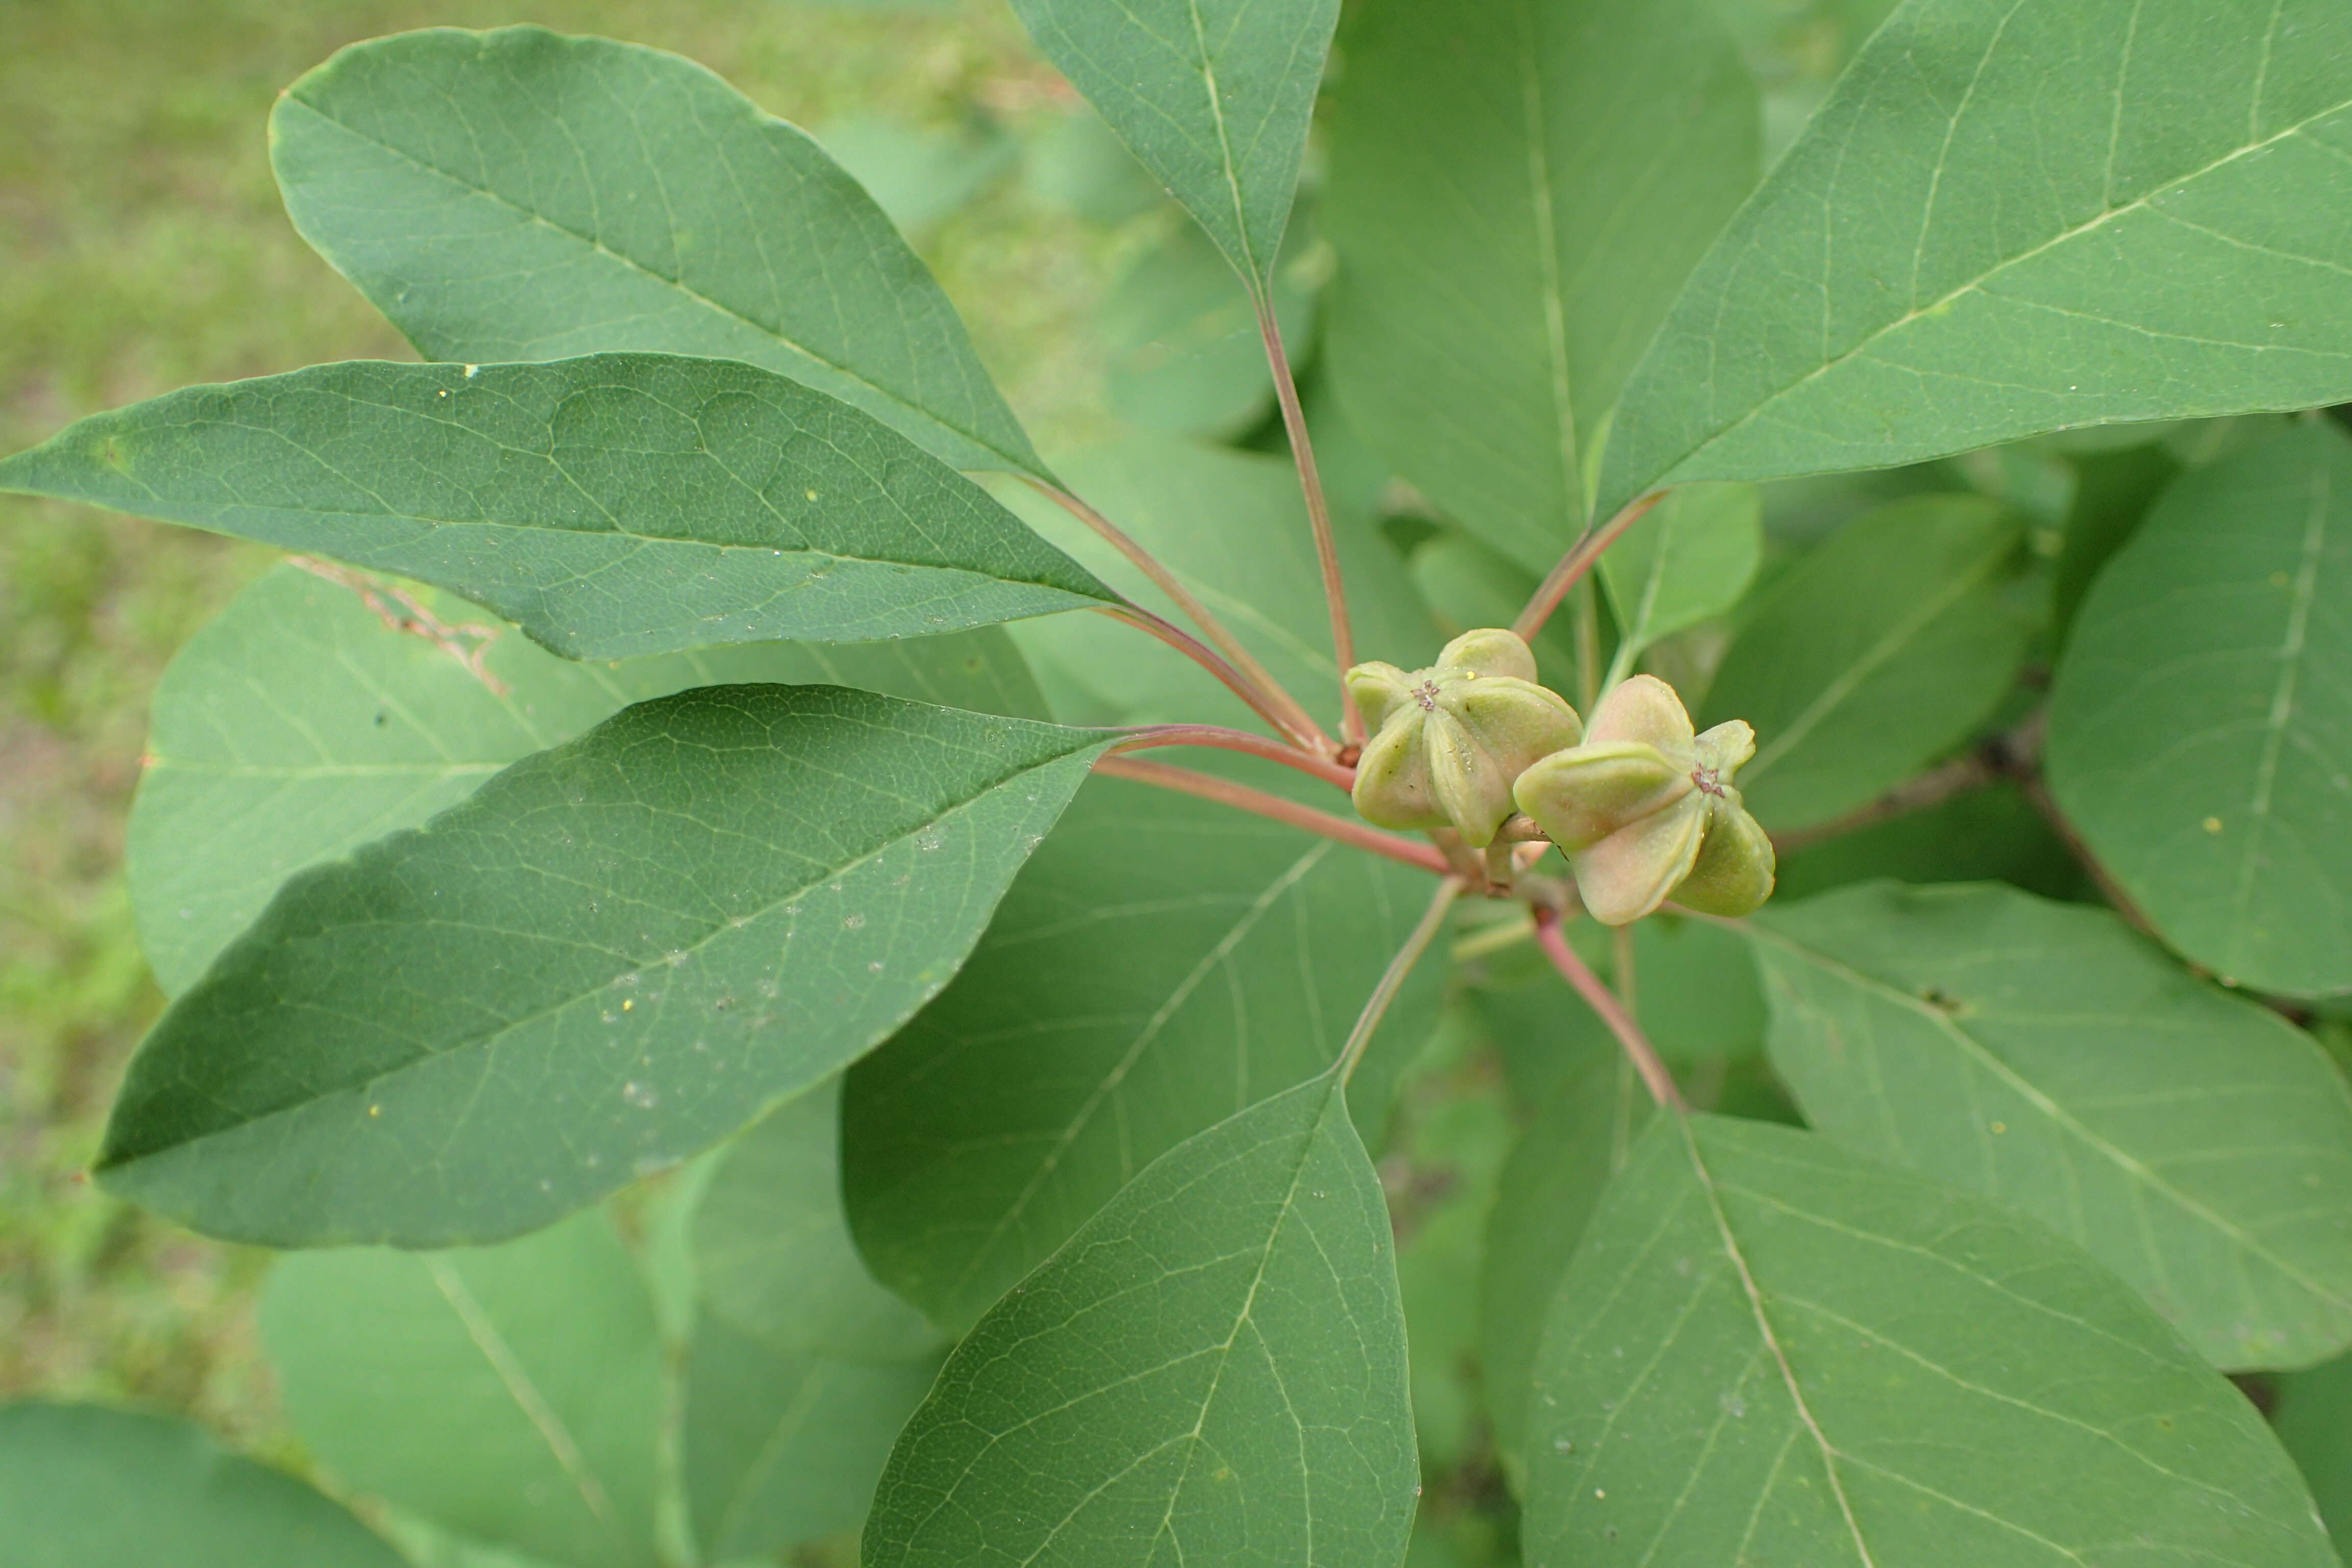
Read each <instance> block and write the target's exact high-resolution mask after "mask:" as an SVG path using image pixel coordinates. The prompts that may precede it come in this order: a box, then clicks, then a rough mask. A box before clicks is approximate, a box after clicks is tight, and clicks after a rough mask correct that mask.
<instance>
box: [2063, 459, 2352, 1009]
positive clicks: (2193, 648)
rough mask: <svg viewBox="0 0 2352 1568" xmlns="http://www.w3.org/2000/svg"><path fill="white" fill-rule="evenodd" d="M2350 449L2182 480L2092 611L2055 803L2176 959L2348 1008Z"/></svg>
mask: <svg viewBox="0 0 2352 1568" xmlns="http://www.w3.org/2000/svg"><path fill="white" fill-rule="evenodd" d="M2347 605H2352V440H2347V438H2346V437H2345V436H2344V435H2343V434H2342V433H2341V432H2340V431H2338V430H2336V428H2335V427H2334V426H2329V425H2326V424H2309V425H2305V426H2302V427H2300V428H2298V429H2296V430H2294V431H2293V432H2292V433H2289V434H2286V435H2283V436H2280V437H2277V438H2276V439H2274V440H2273V441H2270V442H2268V443H2265V444H2263V445H2261V446H2257V447H2252V448H2251V449H2249V450H2246V451H2243V452H2241V453H2239V454H2237V455H2236V456H2234V457H2231V458H2226V459H2224V460H2223V461H2221V462H2219V463H2216V464H2215V465H2213V466H2212V467H2211V468H2204V469H2200V470H2199V471H2197V472H2194V473H2191V474H2189V475H2188V476H2186V477H2184V478H2183V479H2181V480H2180V481H2179V483H2178V484H2177V485H2175V486H2174V487H2173V488H2172V489H2170V490H2168V492H2166V494H2165V497H2164V499H2163V500H2161V501H2160V502H2158V505H2157V507H2156V510H2154V511H2153V512H2152V513H2151V514H2150V515H2149V517H2148V519H2147V522H2146V523H2144V524H2143V525H2142V526H2141V528H2140V529H2139V531H2138V532H2137V533H2136V534H2134V535H2133V537H2132V539H2131V542H2129V543H2127V544H2126V545H2124V547H2123V548H2122V549H2121V550H2119V551H2118V552H2116V556H2115V558H2114V560H2112V561H2111V562H2109V563H2108V564H2107V568H2106V570H2105V572H2104V573H2102V574H2100V576H2099V578H2098V581H2097V582H2096V584H2095V585H2094V586H2093V588H2092V590H2091V593H2090V596H2089V597H2088V598H2087V599H2086V600H2085V601H2084V605H2083V612H2082V616H2081V619H2080V620H2079V621H2078V622H2077V624H2076V626H2075V631H2074V641H2073V642H2072V644H2071V645H2070V646H2069V647H2068V650H2067V655H2066V659H2065V662H2064V663H2063V665H2061V666H2060V668H2059V671H2058V679H2057V681H2056V684H2055V686H2054V688H2053V691H2052V693H2051V699H2050V736H2049V742H2048V768H2049V774H2050V788H2051V791H2052V793H2053V795H2056V796H2057V798H2058V801H2059V804H2060V805H2062V806H2063V807H2064V808H2065V812H2066V816H2067V817H2068V819H2069V820H2071V821H2072V822H2073V823H2074V825H2075V826H2076V827H2077V828H2079V829H2080V830H2081V832H2082V835H2083V837H2084V839H2086V840H2087V841H2088V842H2089V844H2090V846H2091V848H2092V850H2093V851H2094V852H2095V854H2096V855H2097V856H2098V858H2099V859H2100V861H2101V863H2102V864H2103V865H2105V867H2106V868H2107V869H2108V870H2109V871H2110V872H2111V873H2113V875H2114V876H2115V878H2116V880H2117V881H2118V882H2120V883H2121V884H2122V885H2123V887H2124V889H2125V890H2126V892H2127V893H2129V894H2130V895H2131V898H2132V900H2133V901H2134V902H2135V903H2137V904H2138V905H2139V906H2140V908H2141V909H2142V910H2143V911H2145V913H2146V914H2147V918H2148V919H2149V920H2150V921H2153V922H2154V923H2155V925H2156V927H2157V929H2158V931H2162V932H2163V933H2164V935H2165V937H2166V939H2167V940H2168V941H2169V942H2172V943H2173V944H2174V945H2176V946H2177V947H2179V949H2180V951H2181V952H2183V953H2184V954H2186V955H2187V956H2188V957H2189V958H2190V959H2193V960H2195V961H2196V962H2197V963H2203V964H2207V965H2210V967H2211V968H2213V969H2214V970H2215V971H2217V972H2218V973H2221V974H2224V975H2227V976H2229V977H2230V978H2231V979H2232V980H2235V981H2240V982H2242V983H2244V984H2249V985H2253V986H2257V987H2260V988H2262V989H2264V990H2272V991H2284V992H2288V993H2291V994H2298V995H2311V994H2319V993H2326V992H2335V991H2346V990H2352V762H2347V759H2352V609H2347Z"/></svg>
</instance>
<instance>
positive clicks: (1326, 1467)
mask: <svg viewBox="0 0 2352 1568" xmlns="http://www.w3.org/2000/svg"><path fill="white" fill-rule="evenodd" d="M1415 1480H1416V1473H1415V1467H1414V1464H1413V1451H1412V1407H1411V1405H1410V1402H1409V1399H1408V1395H1407V1390H1406V1366H1405V1340H1404V1318H1403V1314H1402V1310H1401V1309H1400V1307H1399V1305H1398V1299H1397V1285H1396V1271H1395V1261H1394V1258H1393V1254H1392V1250H1391V1241H1390V1237H1389V1215H1388V1209H1387V1206H1386V1205H1385V1204H1384V1203H1383V1202H1382V1200H1381V1186H1380V1182H1379V1180H1378V1179H1377V1178H1376V1177H1375V1176H1374V1174H1373V1173H1372V1166H1371V1162H1370V1160H1369V1159H1368V1158H1366V1156H1365V1154H1364V1149H1363V1145H1362V1143H1361V1142H1359V1141H1358V1139H1357V1137H1356V1132H1355V1128H1354V1126H1353V1124H1352V1123H1351V1122H1350V1121H1349V1117H1348V1113H1347V1109H1346V1097H1345V1096H1344V1095H1343V1094H1342V1093H1341V1092H1340V1087H1339V1081H1338V1079H1337V1078H1336V1076H1326V1077H1323V1078H1318V1079H1313V1080H1310V1081H1309V1082H1307V1083H1305V1084H1302V1085H1300V1086H1299V1087H1297V1089H1290V1090H1288V1091H1286V1092H1285V1093H1283V1094H1280V1095H1277V1096H1276V1097H1275V1098H1273V1099H1271V1100H1263V1101H1261V1102H1260V1103H1258V1104H1256V1105H1254V1106H1252V1107H1250V1108H1249V1109H1248V1110H1244V1111H1243V1112H1242V1113H1241V1114H1239V1115H1237V1116H1234V1117H1233V1118H1231V1119H1230V1120H1228V1121H1223V1122H1220V1123H1219V1124H1218V1125H1216V1126H1215V1127H1213V1128H1211V1129H1209V1130H1208V1131H1203V1132H1200V1133H1196V1134H1194V1135H1193V1136H1192V1137H1191V1138H1189V1139H1187V1140H1185V1141H1184V1142H1181V1143H1180V1144H1178V1145H1176V1146H1175V1147H1174V1148H1173V1149H1171V1150H1170V1151H1169V1152H1167V1153H1166V1154H1164V1155H1162V1156H1161V1157H1160V1159H1158V1160H1157V1161H1155V1162H1153V1163H1152V1164H1151V1165H1150V1166H1149V1167H1147V1168H1146V1169H1145V1170H1144V1171H1143V1173H1141V1174H1139V1176H1137V1177H1136V1179H1135V1180H1134V1181H1133V1182H1132V1183H1130V1184H1128V1185H1127V1186H1126V1187H1125V1188H1123V1189H1122V1190H1121V1191H1120V1192H1119V1194H1118V1196H1117V1197H1115V1198H1113V1199H1112V1200H1111V1201H1110V1203H1109V1204H1108V1205H1106V1206H1105V1207H1104V1208H1103V1210H1102V1212H1101V1213H1099V1214H1097V1215H1096V1216H1095V1217H1094V1218H1093V1219H1092V1220H1090V1221H1088V1222H1087V1225H1086V1226H1085V1227H1084V1228H1083V1229H1081V1230H1080V1231H1079V1232H1078V1234H1077V1235H1076V1236H1075V1237H1072V1238H1071V1240H1070V1243H1069V1245H1068V1246H1067V1247H1064V1248H1063V1249H1062V1250H1061V1251H1060V1252H1058V1253H1056V1254H1055V1257H1054V1258H1052V1259H1051V1260H1050V1261H1048V1262H1047V1263H1046V1264H1045V1265H1044V1266H1043V1267H1042V1268H1039V1269H1038V1270H1037V1272H1036V1273H1034V1274H1033V1275H1031V1276H1030V1277H1029V1278H1028V1279H1026V1280H1025V1281H1024V1282H1023V1284H1022V1286H1021V1287H1020V1289H1017V1290H1015V1291H1014V1292H1013V1294H1012V1295H1010V1296H1007V1297H1006V1298H1005V1299H1004V1300H1003V1302H1001V1303H1000V1304H999V1305H998V1306H997V1307H996V1308H995V1309H994V1310H992V1311H991V1312H990V1313H989V1315H988V1316H987V1317H986V1318H984V1319H982V1321H981V1322H980V1324H979V1325H978V1326H977V1327H976V1328H975V1329H973V1331H972V1332H971V1336H970V1337H969V1338H967V1339H966V1340H965V1341H964V1342H963V1343H962V1344H961V1345H960V1346H958V1347H957V1350H956V1352H955V1353H954V1354H953V1355H951V1356H950V1358H949V1360H948V1364H947V1368H946V1370H945V1371H943V1372H941V1373H940V1381H939V1384H938V1385H937V1386H936V1387H935V1388H934V1389H933V1390H932V1393H931V1396H930V1398H929V1399H928V1400H926V1401H925V1402H924V1404H923V1406H922V1408H921V1409H919V1410H918V1411H917V1412H916V1413H915V1417H914V1419H913V1420H912V1421H911V1422H909V1423H908V1427H907V1430H906V1433H905V1435H904V1436H901V1437H900V1438H899V1440H898V1448H897V1449H896V1450H895V1451H894V1452H893V1453H892V1454H891V1456H890V1466H889V1468H888V1469H887V1470H886V1471H885V1472H884V1474H883V1478H882V1486H881V1489H880V1491H879V1492H878V1493H877V1496H876V1498H875V1505H874V1516H873V1518H872V1519H871V1520H870V1521H868V1523H867V1525H866V1548H865V1561H866V1563H868V1564H870V1565H872V1568H901V1565H906V1568H917V1565H923V1564H931V1563H940V1564H947V1563H953V1564H957V1565H958V1568H961V1565H964V1564H969V1563H982V1562H990V1561H1002V1562H1034V1561H1036V1560H1037V1559H1038V1558H1039V1557H1040V1556H1041V1555H1042V1554H1043V1553H1044V1552H1046V1551H1048V1550H1050V1551H1052V1552H1054V1554H1055V1559H1056V1560H1057V1561H1060V1562H1065V1563H1102V1564H1111V1563H1134V1562H1137V1561H1138V1560H1139V1557H1141V1558H1150V1557H1157V1556H1159V1555H1160V1553H1161V1552H1162V1550H1163V1548H1164V1549H1165V1550H1167V1551H1168V1552H1171V1553H1172V1554H1174V1555H1175V1556H1181V1558H1182V1559H1183V1560H1185V1561H1188V1562H1200V1563H1220V1564H1231V1565H1232V1568H1276V1565H1277V1564H1279V1565H1282V1568H1291V1565H1293V1564H1297V1563H1304V1562H1328V1563H1394V1562H1396V1561H1398V1560H1399V1559H1400V1558H1402V1555H1403V1553H1404V1545H1405V1537H1406V1534H1407V1532H1408V1531H1409V1530H1410V1529H1411V1527H1412V1511H1413V1496H1414V1492H1415V1489H1416V1488H1415ZM1171 1560H1172V1559H1171Z"/></svg>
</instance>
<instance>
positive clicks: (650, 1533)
mask: <svg viewBox="0 0 2352 1568" xmlns="http://www.w3.org/2000/svg"><path fill="white" fill-rule="evenodd" d="M261 1330H262V1337H263V1339H264V1342H266V1343H267V1345H268V1351H269V1359H270V1362H271V1363H272V1364H273V1365H274V1366H275V1367H276V1369H277V1372H278V1386H279V1388H280V1390H281V1392H282V1394H283V1395H284V1398H285V1401H286V1409H287V1412H288V1414H289V1415H290V1416H291V1417H292V1419H293V1422H294V1426H295V1429H296V1430H297V1431H299V1433H300V1434H301V1436H302V1440H303V1442H304V1443H305V1444H307V1445H308V1446H309V1447H310V1450H311V1452H313V1453H315V1454H316V1455H317V1456H318V1457H319V1459H320V1462H321V1463H322V1464H324V1465H326V1466H327V1467H328V1468H330V1469H331V1470H332V1471H333V1472H334V1473H335V1474H336V1475H337V1476H338V1477H339V1478H340V1479H341V1480H342V1481H343V1482H344V1483H345V1484H346V1485H348V1486H351V1487H352V1488H355V1489H358V1490H360V1491H363V1492H371V1493H373V1494H375V1495H376V1496H379V1497H381V1498H383V1499H385V1500H388V1501H391V1502H394V1503H397V1504H399V1505H400V1506H402V1507H403V1508H406V1509H411V1510H415V1512H417V1513H420V1514H422V1515H424V1516H425V1518H426V1519H428V1520H431V1521H434V1522H435V1523H436V1524H440V1525H442V1526H444V1527H446V1528H447V1529H450V1530H454V1531H458V1532H459V1533H461V1534H465V1535H469V1536H473V1537H476V1538H478V1539H479V1540H482V1541H486V1542H492V1543H494V1544H497V1545H500V1546H508V1547H512V1548H515V1549H517V1550H520V1551H522V1552H531V1553H534V1554H537V1555H540V1556H544V1557H547V1558H550V1559H551V1560H553V1561H555V1562H559V1563H572V1564H577V1565H579V1568H651V1565H653V1564H654V1563H656V1562H657V1561H658V1558H657V1554H656V1551H655V1546H654V1515H655V1498H654V1494H655V1484H656V1483H655V1451H654V1450H655V1442H656V1430H657V1427H658V1425H659V1420H660V1415H661V1410H662V1401H663V1391H662V1351H661V1342H660V1336H659V1333H658V1331H657V1330H656V1325H655V1321H654V1308H653V1300H652V1298H651V1297H650V1296H649V1295H648V1293H647V1292H646V1285H645V1280H644V1279H643V1278H642V1277H641V1276H640V1275H639V1274H638V1272H637V1267H636V1264H635V1260H633V1259H632V1258H630V1257H629V1254H628V1251H627V1249H626V1248H625V1247H623V1246H622V1245H621V1239H620V1237H619V1236H618V1235H617V1234H616V1233H615V1232H614V1229H613V1226H612V1223H611V1221H609V1220H607V1219H606V1218H605V1217H604V1215H602V1214H597V1213H590V1214H584V1215H579V1216H577V1217H576V1218H573V1219H572V1220H569V1221H567V1222H565V1223H564V1224H562V1225H561V1226H555V1227H554V1228H552V1229H550V1230H546V1231H543V1232H541V1234H539V1235H537V1236H532V1237H525V1238H523V1239H522V1240H520V1241H516V1242H509V1243H508V1244H507V1245H505V1246H503V1247H479V1248H468V1249H466V1250H463V1251H457V1252H442V1253H416V1252H394V1251H391V1250H388V1249H383V1248H375V1247H365V1248H351V1249H346V1250H341V1251H335V1252H319V1253H308V1254H301V1255H298V1256H295V1257H291V1258H281V1259H279V1260H278V1265H277V1267H276V1268H273V1269H272V1270H271V1272H270V1277H269V1284H268V1289H267V1290H266V1291H265V1293H264V1295H263V1298H262V1306H261Z"/></svg>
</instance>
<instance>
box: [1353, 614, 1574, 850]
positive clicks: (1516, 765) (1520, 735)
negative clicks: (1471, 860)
mask: <svg viewBox="0 0 2352 1568" xmlns="http://www.w3.org/2000/svg"><path fill="white" fill-rule="evenodd" d="M1535 674H1536V659H1535V655H1534V654H1532V653H1530V652H1528V645H1527V644H1526V643H1524V642H1522V641H1520V640H1519V639H1518V638H1517V637H1515V636H1513V635H1512V634H1511V633H1509V632H1507V631H1501V630H1496V629H1487V630H1482V631H1473V632H1465V633H1463V634H1462V635H1461V636H1460V637H1455V638H1454V640H1453V641H1452V642H1450V643H1447V644H1446V645H1445V647H1444V648H1442V649H1441V650H1439V652H1438V655H1437V662H1436V663H1435V664H1434V665H1432V666H1431V667H1430V668H1427V669H1417V670H1412V671H1411V672H1407V671H1405V670H1402V669H1399V668H1397V667H1396V666H1395V665H1392V664H1377V663H1375V664H1360V665H1358V666H1356V668H1353V669H1351V670H1349V672H1348V696H1349V700H1352V701H1353V702H1354V703H1355V704H1356V710H1357V711H1358V712H1359V713H1361V714H1362V715H1363V718H1364V727H1365V728H1366V729H1367V730H1369V731H1371V732H1372V738H1371V740H1370V742H1368V743H1367V744H1366V745H1365V747H1364V754H1363V756H1362V757H1361V758H1360V760H1359V761H1358V762H1357V763H1356V788H1355V800H1356V809H1357V811H1359V812H1360V813H1361V814H1362V815H1363V816H1364V818H1365V819H1366V820H1367V821H1370V822H1375V823H1378V824H1379V825H1380V826H1382V827H1394V828H1402V829H1405V830H1413V829H1423V828H1432V827H1453V828H1454V829H1456V830H1457V831H1459V832H1460V833H1461V835H1462V838H1463V842H1465V843H1466V844H1468V845H1470V846H1471V847H1473V848H1484V847H1486V846H1487V845H1488V844H1491V843H1493V842H1494V838H1495V830H1496V828H1498V827H1500V826H1502V825H1503V819H1504V818H1505V817H1507V816H1510V815H1511V812H1512V811H1513V809H1514V805H1513V802H1512V799H1511V781H1512V780H1513V779H1516V778H1517V777H1518V775H1519V773H1520V771H1521V770H1522V769H1524V768H1525V767H1527V765H1528V763H1532V762H1534V761H1535V760H1536V759H1537V758H1538V757H1542V756H1546V755H1549V753H1551V752H1557V751H1559V750H1560V749H1561V748H1562V747H1565V746H1573V745H1575V744H1576V742H1578V741H1579V740H1580V739H1582V737H1583V734H1584V727H1583V725H1582V724H1581V723H1580V722H1579V721H1578V720H1577V717H1576V710H1575V709H1573V708H1570V706H1569V705H1568V703H1567V702H1566V701H1565V700H1562V699H1561V698H1560V696H1559V693H1557V692H1555V691H1551V690H1549V689H1546V688H1544V687H1542V686H1538V684H1536V679H1535Z"/></svg>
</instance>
